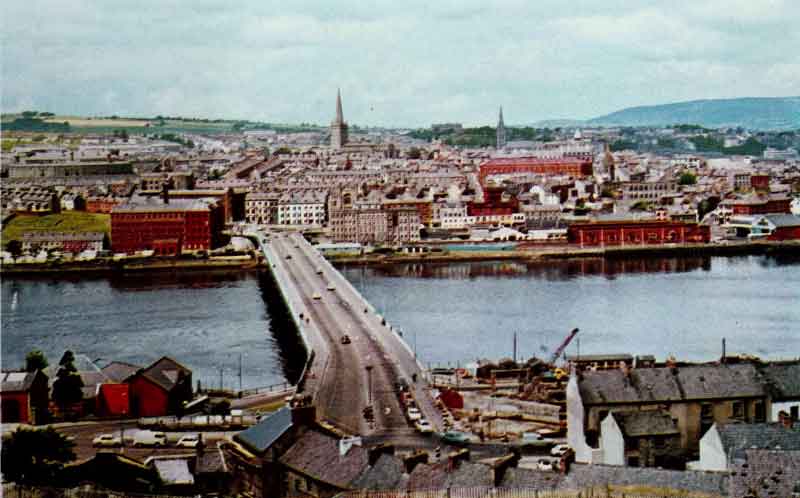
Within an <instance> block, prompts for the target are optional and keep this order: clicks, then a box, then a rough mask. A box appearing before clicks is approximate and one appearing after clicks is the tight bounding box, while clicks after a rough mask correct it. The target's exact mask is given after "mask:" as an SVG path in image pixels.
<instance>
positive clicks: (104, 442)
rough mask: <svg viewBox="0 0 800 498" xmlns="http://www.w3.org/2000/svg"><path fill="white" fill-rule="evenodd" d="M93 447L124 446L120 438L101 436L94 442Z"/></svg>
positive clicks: (107, 435)
mask: <svg viewBox="0 0 800 498" xmlns="http://www.w3.org/2000/svg"><path fill="white" fill-rule="evenodd" d="M92 446H102V447H106V448H113V447H116V446H122V439H120V437H119V436H113V435H111V434H100V435H99V436H97V437H96V438H94V439H93V440H92Z"/></svg>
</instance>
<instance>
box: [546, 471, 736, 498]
mask: <svg viewBox="0 0 800 498" xmlns="http://www.w3.org/2000/svg"><path fill="white" fill-rule="evenodd" d="M609 484H610V485H615V486H645V487H651V488H663V489H674V490H682V491H693V492H697V493H708V494H715V495H725V494H726V493H727V490H728V475H727V474H725V473H723V472H699V471H691V470H664V469H656V468H652V467H621V466H616V465H585V464H573V465H572V467H571V468H570V472H569V474H567V476H566V477H565V479H564V481H563V483H561V485H560V487H561V488H563V489H582V488H587V487H592V486H598V487H600V486H606V485H609Z"/></svg>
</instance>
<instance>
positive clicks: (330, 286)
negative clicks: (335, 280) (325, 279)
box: [328, 284, 336, 291]
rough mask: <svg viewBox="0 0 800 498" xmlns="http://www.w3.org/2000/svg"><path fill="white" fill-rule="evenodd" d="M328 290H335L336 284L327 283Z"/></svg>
mask: <svg viewBox="0 0 800 498" xmlns="http://www.w3.org/2000/svg"><path fill="white" fill-rule="evenodd" d="M328 290H329V291H335V290H336V286H335V285H333V284H328Z"/></svg>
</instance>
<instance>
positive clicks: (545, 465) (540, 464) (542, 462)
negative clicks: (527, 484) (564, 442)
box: [536, 458, 553, 470]
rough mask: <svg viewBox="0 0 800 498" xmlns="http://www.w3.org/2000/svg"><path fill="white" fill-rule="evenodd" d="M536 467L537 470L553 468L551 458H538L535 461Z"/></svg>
mask: <svg viewBox="0 0 800 498" xmlns="http://www.w3.org/2000/svg"><path fill="white" fill-rule="evenodd" d="M536 468H538V469H539V470H553V462H552V461H551V460H547V459H546V458H540V459H539V460H538V461H537V462H536Z"/></svg>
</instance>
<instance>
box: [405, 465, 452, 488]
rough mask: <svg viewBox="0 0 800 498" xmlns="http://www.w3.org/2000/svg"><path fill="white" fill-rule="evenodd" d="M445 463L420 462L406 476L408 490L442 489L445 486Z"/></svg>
mask: <svg viewBox="0 0 800 498" xmlns="http://www.w3.org/2000/svg"><path fill="white" fill-rule="evenodd" d="M446 467H447V463H446V462H445V463H442V462H437V463H420V464H418V465H417V466H416V467H414V470H412V471H411V474H410V475H409V476H408V490H409V491H421V490H426V489H442V488H444V487H446V486H447V471H446V470H447V469H446Z"/></svg>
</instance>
